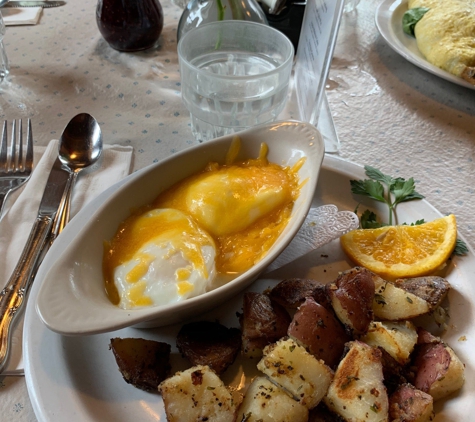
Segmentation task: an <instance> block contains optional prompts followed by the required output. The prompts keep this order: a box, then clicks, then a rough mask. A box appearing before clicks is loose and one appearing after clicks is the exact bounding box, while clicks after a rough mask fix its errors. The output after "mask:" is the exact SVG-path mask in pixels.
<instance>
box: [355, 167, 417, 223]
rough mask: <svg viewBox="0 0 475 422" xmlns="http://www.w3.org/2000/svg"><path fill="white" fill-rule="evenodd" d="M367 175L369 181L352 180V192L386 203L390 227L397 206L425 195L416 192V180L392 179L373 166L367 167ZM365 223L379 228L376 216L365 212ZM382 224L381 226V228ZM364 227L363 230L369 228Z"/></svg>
mask: <svg viewBox="0 0 475 422" xmlns="http://www.w3.org/2000/svg"><path fill="white" fill-rule="evenodd" d="M365 172H366V175H367V176H368V177H369V179H365V180H350V184H351V191H352V192H353V193H354V194H356V195H364V196H369V197H370V198H373V199H375V200H376V201H379V202H384V203H386V204H387V206H388V207H389V218H388V221H389V225H390V226H391V225H392V223H393V215H394V216H395V212H396V206H397V205H398V204H400V203H401V202H407V201H412V200H414V199H422V198H424V196H423V195H421V194H420V193H418V192H416V189H415V183H414V179H413V178H412V177H411V178H410V179H408V180H405V179H403V178H402V177H396V178H394V177H391V176H388V175H386V174H384V173H382V172H381V171H380V170H378V169H375V168H374V167H371V166H365ZM363 216H364V221H365V222H367V223H368V225H369V227H371V228H375V227H377V224H378V223H377V221H376V214H374V213H372V212H370V211H365V213H363ZM381 225H382V224H380V225H379V227H381ZM369 227H363V228H369Z"/></svg>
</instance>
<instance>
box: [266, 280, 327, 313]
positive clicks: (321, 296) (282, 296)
mask: <svg viewBox="0 0 475 422" xmlns="http://www.w3.org/2000/svg"><path fill="white" fill-rule="evenodd" d="M269 297H270V298H271V299H272V300H273V301H275V302H277V303H278V304H280V305H282V306H283V307H285V308H289V309H297V308H298V307H299V306H300V305H301V304H302V303H304V302H305V299H306V298H307V297H312V298H313V299H315V302H317V303H319V304H320V305H322V306H324V307H325V308H327V309H331V302H330V298H329V297H328V294H327V291H326V285H325V284H324V283H322V282H320V281H317V280H312V279H304V278H289V279H287V280H282V281H281V282H280V283H279V284H277V285H276V286H275V287H274V288H273V289H272V290H271V291H270V292H269Z"/></svg>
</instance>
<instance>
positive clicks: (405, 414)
mask: <svg viewBox="0 0 475 422" xmlns="http://www.w3.org/2000/svg"><path fill="white" fill-rule="evenodd" d="M433 416H434V410H433V399H432V396H430V395H429V394H427V393H424V392H423V391H421V390H418V389H416V388H415V387H414V386H413V385H411V384H403V385H401V386H400V387H399V388H398V389H397V390H396V391H395V392H394V393H393V394H391V396H390V397H389V420H390V421H391V422H429V421H431V420H432V419H433Z"/></svg>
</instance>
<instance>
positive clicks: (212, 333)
mask: <svg viewBox="0 0 475 422" xmlns="http://www.w3.org/2000/svg"><path fill="white" fill-rule="evenodd" d="M176 345H177V347H178V350H179V351H180V352H181V354H182V355H183V356H185V357H186V358H188V360H189V361H190V362H191V364H192V365H193V366H195V365H207V366H209V367H210V368H211V369H212V370H213V371H214V372H216V373H217V374H218V375H220V374H222V373H223V372H224V371H225V370H226V369H227V368H228V367H229V365H231V364H232V363H233V362H234V360H235V359H236V356H237V354H238V353H239V351H240V350H241V331H240V330H238V329H237V328H227V327H225V326H224V325H221V324H220V323H219V322H212V321H198V322H191V323H189V324H185V325H183V327H181V329H180V331H179V332H178V335H177V338H176Z"/></svg>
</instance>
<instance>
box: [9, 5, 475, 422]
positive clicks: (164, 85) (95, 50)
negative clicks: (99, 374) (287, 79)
mask: <svg viewBox="0 0 475 422" xmlns="http://www.w3.org/2000/svg"><path fill="white" fill-rule="evenodd" d="M377 4H378V1H377V0H362V1H361V3H360V4H359V6H358V8H357V10H356V12H354V13H351V14H346V15H345V16H344V18H343V21H342V25H341V29H340V34H339V38H338V45H337V48H336V51H335V56H334V59H333V63H332V69H331V73H330V79H329V81H328V87H327V96H328V99H329V103H330V106H331V108H332V111H333V116H334V120H335V125H336V129H337V131H338V133H339V136H340V141H341V149H340V152H339V155H340V156H341V157H343V158H345V159H348V160H351V161H354V162H357V163H360V164H369V165H372V166H374V167H377V168H379V169H381V170H382V171H384V172H386V173H388V174H391V175H393V176H401V177H404V178H409V177H414V178H415V180H416V183H417V189H418V191H419V192H421V193H423V194H424V195H425V196H426V198H427V199H428V201H429V202H431V203H432V204H433V205H434V206H435V207H436V208H438V209H439V211H441V212H442V213H444V214H445V213H454V214H455V215H456V216H457V220H458V227H459V232H460V234H461V235H463V236H464V237H465V238H466V240H468V241H469V243H470V244H471V245H472V246H473V245H475V224H474V223H473V217H472V210H473V209H474V208H475V189H474V188H473V187H472V183H473V181H474V180H475V164H474V159H475V142H474V139H475V136H474V135H475V118H474V117H475V116H474V115H475V91H473V90H469V89H466V88H463V87H460V86H458V85H454V84H453V83H450V82H447V81H445V80H442V79H440V78H438V77H437V76H434V75H431V74H429V73H427V72H425V71H424V70H421V69H419V68H417V67H415V66H414V65H412V64H411V63H409V62H407V61H406V60H405V59H404V58H402V57H401V56H399V55H398V54H396V53H395V52H393V50H392V49H391V48H390V47H389V46H388V45H387V44H386V42H385V41H384V40H383V39H382V37H381V36H380V35H379V33H378V32H377V30H376V27H375V24H374V11H375V8H376V5H377ZM95 6H96V2H95V1H94V0H82V1H75V0H69V1H68V2H67V4H66V5H65V6H63V7H59V8H51V9H44V11H43V14H42V16H41V19H40V22H39V23H38V24H37V25H35V26H22V27H19V26H18V27H15V26H11V27H8V28H7V33H6V36H5V45H6V50H7V53H8V56H9V58H10V63H11V74H10V77H9V80H8V81H7V82H6V83H3V84H1V85H0V108H1V111H0V119H13V118H20V117H31V118H32V121H33V131H34V135H35V142H36V144H37V145H46V144H47V143H48V142H49V141H50V139H53V138H57V137H58V136H59V134H60V133H61V131H62V130H63V128H64V126H65V125H66V124H67V122H68V121H69V120H70V119H71V118H72V117H73V116H74V115H76V114H78V113H80V112H88V113H90V114H92V115H93V116H95V117H96V118H97V119H98V120H99V122H100V124H101V128H102V131H103V134H104V142H105V143H110V144H122V145H131V146H133V147H134V150H135V152H134V159H133V167H134V169H140V168H142V167H144V166H147V165H149V164H151V163H153V162H156V161H158V160H160V159H162V158H164V157H166V156H168V155H170V154H173V153H175V152H177V151H180V150H183V149H184V148H187V147H189V146H191V145H194V144H195V143H196V141H195V140H194V139H193V137H192V135H191V131H190V127H189V124H188V123H189V121H188V119H189V116H188V112H187V111H186V109H185V108H184V106H183V105H182V103H181V100H180V75H179V72H178V59H177V54H176V35H175V34H176V27H177V23H178V19H179V17H180V9H179V8H177V7H176V6H174V5H172V4H171V3H169V1H168V0H163V2H162V6H163V11H164V14H165V26H164V29H163V33H162V35H161V37H160V40H159V45H158V47H157V48H155V49H152V50H149V51H146V52H141V53H119V52H117V51H115V50H112V49H111V48H110V47H109V46H108V44H107V43H106V42H105V41H104V40H103V39H102V37H101V35H100V33H99V31H98V29H97V25H96V21H95ZM0 415H1V417H0V418H1V420H2V421H3V420H5V421H35V416H34V413H33V410H32V408H31V405H30V402H29V399H28V394H27V390H26V386H25V381H24V378H22V377H20V378H13V377H4V378H2V377H0Z"/></svg>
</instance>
